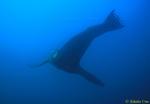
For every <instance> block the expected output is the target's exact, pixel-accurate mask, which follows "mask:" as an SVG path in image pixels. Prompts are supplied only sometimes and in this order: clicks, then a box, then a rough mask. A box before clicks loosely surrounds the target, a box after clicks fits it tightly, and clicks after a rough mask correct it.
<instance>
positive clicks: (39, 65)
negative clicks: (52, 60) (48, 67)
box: [29, 60, 49, 68]
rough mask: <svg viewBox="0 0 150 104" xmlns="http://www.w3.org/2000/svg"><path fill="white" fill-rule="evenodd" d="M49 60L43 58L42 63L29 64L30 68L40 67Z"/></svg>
mask: <svg viewBox="0 0 150 104" xmlns="http://www.w3.org/2000/svg"><path fill="white" fill-rule="evenodd" d="M48 62H49V60H45V61H43V62H42V63H40V64H36V65H29V66H30V67H31V68H38V67H41V66H43V65H44V64H47V63H48Z"/></svg>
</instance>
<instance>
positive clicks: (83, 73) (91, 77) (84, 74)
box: [79, 68, 104, 86]
mask: <svg viewBox="0 0 150 104" xmlns="http://www.w3.org/2000/svg"><path fill="white" fill-rule="evenodd" d="M79 75H81V76H82V77H84V78H85V79H86V80H88V81H90V82H92V83H93V84H96V85H99V86H104V83H103V82H102V81H101V80H99V79H98V78H97V77H96V76H94V75H93V74H91V73H89V72H87V71H86V70H84V69H83V68H80V71H79Z"/></svg>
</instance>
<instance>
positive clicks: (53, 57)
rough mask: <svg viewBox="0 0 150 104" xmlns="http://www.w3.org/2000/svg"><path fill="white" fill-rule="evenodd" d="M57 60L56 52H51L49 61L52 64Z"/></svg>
mask: <svg viewBox="0 0 150 104" xmlns="http://www.w3.org/2000/svg"><path fill="white" fill-rule="evenodd" d="M57 58H58V50H53V51H52V52H51V54H50V56H49V61H50V62H54V61H56V59H57Z"/></svg>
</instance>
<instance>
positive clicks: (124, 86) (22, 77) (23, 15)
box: [0, 0, 150, 104]
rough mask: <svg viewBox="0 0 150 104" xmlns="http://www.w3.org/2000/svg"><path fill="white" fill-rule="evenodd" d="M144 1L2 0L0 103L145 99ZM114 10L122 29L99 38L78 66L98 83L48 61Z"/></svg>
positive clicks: (148, 60) (103, 103) (148, 62)
mask: <svg viewBox="0 0 150 104" xmlns="http://www.w3.org/2000/svg"><path fill="white" fill-rule="evenodd" d="M149 3H150V1H149V0H1V1H0V104H125V101H126V100H148V101H150V76H149V74H150V70H149V69H150V8H149V7H150V4H149ZM112 10H116V13H117V14H118V15H119V17H120V18H121V21H122V23H123V24H124V26H125V27H124V28H123V29H120V30H117V31H113V32H109V33H106V34H104V35H102V36H100V37H98V38H97V39H96V40H95V41H94V42H93V43H92V45H91V46H90V47H89V48H88V50H87V52H86V54H85V55H84V57H83V59H82V61H81V65H82V66H83V67H84V68H85V69H86V70H87V71H89V72H91V73H93V74H94V75H96V76H97V77H98V78H99V79H101V80H102V81H103V82H104V83H105V86H104V87H98V86H96V85H94V84H92V83H90V82H88V81H87V80H85V79H83V78H82V77H80V76H78V75H72V74H68V73H66V72H63V71H61V70H59V69H57V68H55V67H54V66H53V65H51V64H47V65H44V66H42V67H39V68H37V69H32V68H30V67H29V65H30V64H34V63H40V62H42V61H43V60H45V59H47V58H48V57H49V55H50V53H51V51H52V50H55V49H59V48H60V47H62V46H63V45H64V44H65V42H67V41H68V40H69V39H71V38H72V37H73V36H75V35H77V34H78V33H80V32H81V31H83V30H84V29H86V28H87V27H89V26H92V25H95V24H100V23H102V22H103V21H104V20H105V18H106V17H107V15H108V14H109V13H110V12H111V11H112Z"/></svg>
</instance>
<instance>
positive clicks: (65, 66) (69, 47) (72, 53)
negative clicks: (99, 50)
mask: <svg viewBox="0 0 150 104" xmlns="http://www.w3.org/2000/svg"><path fill="white" fill-rule="evenodd" d="M122 27H123V26H122V25H121V23H120V21H119V20H118V18H117V17H116V15H115V14H114V11H112V12H111V13H110V14H109V16H108V17H107V19H106V20H105V22H104V23H103V24H100V25H96V26H92V27H90V28H87V29H86V30H85V31H83V32H81V33H79V34H78V35H76V36H75V37H73V38H72V39H70V40H69V41H68V42H67V43H66V44H65V45H64V46H63V47H62V48H61V49H59V50H58V51H57V54H55V57H53V58H52V59H51V61H49V60H48V61H45V62H44V63H42V64H45V63H47V62H50V63H52V64H53V65H54V66H56V67H57V68H59V69H61V70H63V71H66V72H69V73H74V74H79V75H81V76H82V77H84V78H85V79H87V80H89V81H90V82H92V83H94V84H97V85H103V83H102V82H101V81H100V80H99V79H98V78H97V77H95V76H94V75H92V74H91V73H89V72H87V71H86V70H84V68H82V67H81V66H80V61H81V59H82V56H83V55H84V53H85V52H86V50H87V48H88V47H89V46H90V44H91V43H92V41H93V40H94V39H95V38H96V37H98V36H100V35H102V34H104V33H105V32H109V31H113V30H117V29H120V28H122Z"/></svg>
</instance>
